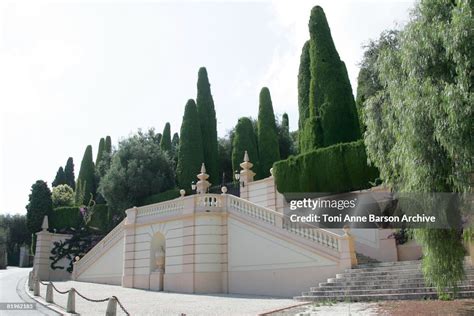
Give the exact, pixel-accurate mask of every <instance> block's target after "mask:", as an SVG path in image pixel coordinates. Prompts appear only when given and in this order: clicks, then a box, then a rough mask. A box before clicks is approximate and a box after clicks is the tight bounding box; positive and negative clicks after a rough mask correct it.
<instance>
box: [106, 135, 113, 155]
mask: <svg viewBox="0 0 474 316" xmlns="http://www.w3.org/2000/svg"><path fill="white" fill-rule="evenodd" d="M105 151H106V152H107V153H109V154H111V153H112V138H110V136H107V137H105Z"/></svg>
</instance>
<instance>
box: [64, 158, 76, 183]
mask: <svg viewBox="0 0 474 316" xmlns="http://www.w3.org/2000/svg"><path fill="white" fill-rule="evenodd" d="M64 176H65V177H66V183H65V184H67V185H68V186H70V187H71V188H72V189H73V190H75V189H76V180H75V176H74V162H73V160H72V157H69V158H68V160H67V162H66V167H65V168H64Z"/></svg>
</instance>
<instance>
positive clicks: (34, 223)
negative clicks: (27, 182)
mask: <svg viewBox="0 0 474 316" xmlns="http://www.w3.org/2000/svg"><path fill="white" fill-rule="evenodd" d="M52 211H53V201H52V199H51V191H50V190H49V188H48V185H47V184H46V182H44V181H43V180H38V181H36V182H35V183H34V184H33V185H32V186H31V194H30V196H29V203H28V205H27V206H26V225H27V226H28V230H29V231H30V233H32V234H33V233H36V232H38V231H40V230H41V224H42V223H43V218H44V216H45V215H48V216H51V213H52Z"/></svg>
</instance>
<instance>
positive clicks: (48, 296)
mask: <svg viewBox="0 0 474 316" xmlns="http://www.w3.org/2000/svg"><path fill="white" fill-rule="evenodd" d="M46 302H47V303H54V302H53V284H52V283H51V282H49V283H48V285H47V286H46Z"/></svg>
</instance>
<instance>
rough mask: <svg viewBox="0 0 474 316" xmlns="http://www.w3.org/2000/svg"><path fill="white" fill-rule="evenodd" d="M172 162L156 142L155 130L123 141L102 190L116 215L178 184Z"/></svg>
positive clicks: (140, 132)
mask: <svg viewBox="0 0 474 316" xmlns="http://www.w3.org/2000/svg"><path fill="white" fill-rule="evenodd" d="M174 177H175V175H174V172H173V167H172V162H171V161H170V159H169V157H168V155H166V154H165V153H164V152H163V151H162V150H161V148H160V145H159V144H158V143H157V142H156V134H155V133H154V131H153V130H149V131H148V132H147V133H143V132H142V131H139V132H138V133H137V134H135V135H132V136H130V137H129V138H126V139H124V140H122V141H120V142H119V145H118V149H117V151H116V152H115V154H114V156H113V158H112V163H111V166H110V169H109V170H108V171H107V173H106V174H105V176H104V177H103V178H102V180H101V182H100V187H99V192H100V193H101V194H102V195H103V196H104V198H105V200H106V201H107V204H108V205H109V208H110V209H111V210H113V212H114V213H115V215H118V216H119V217H120V218H123V216H124V213H123V211H125V210H126V209H127V208H129V207H132V206H134V205H138V204H139V203H140V201H141V200H142V199H143V198H145V197H147V196H150V195H152V194H156V193H159V192H163V191H165V190H167V189H169V188H172V187H174V184H175V183H174Z"/></svg>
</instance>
